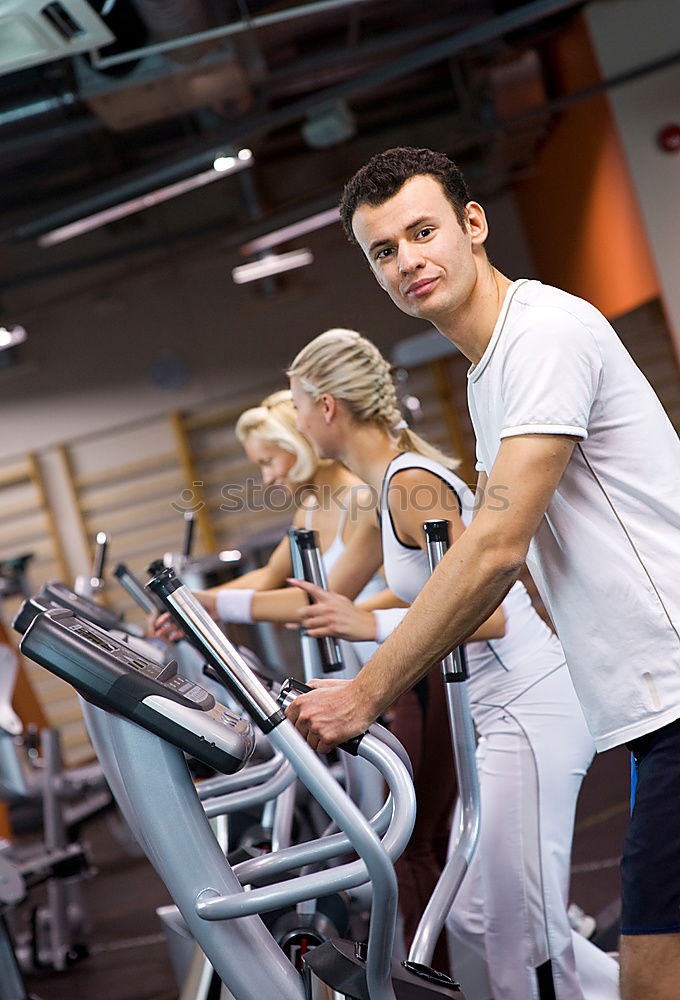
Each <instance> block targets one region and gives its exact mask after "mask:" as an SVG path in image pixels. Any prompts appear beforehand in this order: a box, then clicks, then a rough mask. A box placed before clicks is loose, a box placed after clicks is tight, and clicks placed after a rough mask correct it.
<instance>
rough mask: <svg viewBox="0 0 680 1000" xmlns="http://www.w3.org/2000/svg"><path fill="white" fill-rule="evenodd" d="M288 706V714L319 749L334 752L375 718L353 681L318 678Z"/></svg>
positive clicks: (308, 741) (323, 751) (322, 751)
mask: <svg viewBox="0 0 680 1000" xmlns="http://www.w3.org/2000/svg"><path fill="white" fill-rule="evenodd" d="M309 683H310V685H311V686H312V687H313V688H314V690H313V691H309V692H308V693H307V694H302V695H300V696H299V697H298V698H296V699H295V701H294V702H293V703H292V704H291V705H289V706H288V709H287V711H286V715H287V716H288V718H289V719H290V720H291V722H292V723H293V724H294V725H295V728H296V729H297V730H298V732H299V733H301V734H302V736H304V738H305V739H306V740H307V743H309V745H310V746H311V747H312V748H313V749H314V750H316V751H317V752H318V753H330V751H331V750H334V749H335V747H337V746H338V745H339V744H340V743H345V742H346V741H347V740H350V739H352V737H353V736H358V735H359V734H360V733H363V732H364V731H365V730H366V729H367V728H368V727H369V725H370V724H371V723H372V722H374V721H375V719H374V717H372V716H370V715H369V714H367V711H366V708H365V706H363V705H361V704H360V702H359V701H358V699H357V697H356V690H355V686H354V684H353V681H349V680H331V679H328V680H326V679H318V680H313V681H310V682H309Z"/></svg>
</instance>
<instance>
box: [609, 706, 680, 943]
mask: <svg viewBox="0 0 680 1000" xmlns="http://www.w3.org/2000/svg"><path fill="white" fill-rule="evenodd" d="M627 746H628V748H629V749H630V751H631V753H632V754H633V756H634V758H635V769H636V772H637V787H636V790H635V805H634V807H633V814H632V816H631V821H630V828H629V830H628V836H627V837H626V844H625V847H624V853H623V860H622V862H621V880H622V894H623V908H622V913H621V933H622V934H673V933H679V932H680V719H677V720H676V721H675V722H671V723H670V725H668V726H664V727H663V728H662V729H657V730H656V731H655V732H653V733H648V734H647V735H646V736H641V737H640V738H639V739H637V740H633V742H632V743H628V744H627Z"/></svg>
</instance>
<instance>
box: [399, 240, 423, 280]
mask: <svg viewBox="0 0 680 1000" xmlns="http://www.w3.org/2000/svg"><path fill="white" fill-rule="evenodd" d="M423 263H424V261H423V255H422V252H421V250H420V247H418V246H414V245H413V244H409V243H403V244H401V246H400V247H399V270H400V271H401V272H402V273H403V274H408V272H409V271H415V270H416V268H418V267H422V266H423Z"/></svg>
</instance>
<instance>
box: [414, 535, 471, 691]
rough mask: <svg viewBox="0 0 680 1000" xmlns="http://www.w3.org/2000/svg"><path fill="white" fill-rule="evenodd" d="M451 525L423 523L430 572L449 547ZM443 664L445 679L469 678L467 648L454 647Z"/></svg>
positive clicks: (459, 679) (463, 679)
mask: <svg viewBox="0 0 680 1000" xmlns="http://www.w3.org/2000/svg"><path fill="white" fill-rule="evenodd" d="M449 527H450V524H449V522H448V521H444V520H437V521H425V523H424V524H423V531H424V532H425V538H426V539H427V558H428V560H429V563H430V573H433V572H434V570H435V568H436V567H437V566H438V565H439V563H440V562H441V561H442V559H443V558H444V555H445V554H446V550H447V549H448V547H449ZM442 666H443V670H444V680H447V681H466V680H467V679H468V676H469V673H468V666H467V661H466V658H465V649H464V648H463V647H462V646H458V648H457V649H453V650H452V651H451V652H450V653H449V654H448V655H447V656H445V657H444V659H443V660H442Z"/></svg>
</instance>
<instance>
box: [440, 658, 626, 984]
mask: <svg viewBox="0 0 680 1000" xmlns="http://www.w3.org/2000/svg"><path fill="white" fill-rule="evenodd" d="M474 714H475V720H476V723H477V728H478V731H479V735H480V739H479V746H478V752H477V760H478V768H479V777H480V788H481V828H480V838H479V843H478V846H477V851H476V853H475V855H474V858H473V860H472V863H471V866H470V869H469V871H468V872H467V874H466V876H465V878H464V880H463V883H462V885H461V888H460V892H459V894H458V897H457V898H456V900H455V902H454V905H453V907H452V909H451V912H450V914H449V916H448V918H447V922H446V929H447V934H448V944H449V954H450V959H451V969H452V974H453V975H454V976H455V978H456V979H458V980H459V981H460V983H461V985H462V987H463V990H464V992H465V994H466V996H467V997H468V1000H490V998H495V1000H541V997H542V995H543V996H545V995H552V994H547V993H544V994H542V993H541V991H540V987H539V979H538V976H537V973H536V969H537V968H538V967H540V966H542V965H544V963H546V962H548V961H549V962H550V967H548V968H547V969H546V970H544V975H545V974H546V973H547V974H548V975H550V973H551V974H552V979H553V983H554V991H555V993H554V995H555V997H556V998H557V1000H617V998H618V997H619V992H618V986H617V983H618V966H617V964H616V962H615V961H614V960H613V959H612V958H610V957H609V956H607V955H605V954H604V953H603V952H601V951H600V950H599V949H598V948H596V947H595V946H594V945H592V944H590V942H588V941H586V940H585V939H584V938H579V936H578V935H574V934H572V931H571V929H570V926H569V921H568V919H567V912H566V909H567V898H568V896H567V893H568V887H569V868H570V858H571V842H572V834H573V829H574V813H575V809H576V799H577V797H578V793H579V789H580V787H581V782H582V780H583V777H584V775H585V772H586V770H587V768H588V765H589V764H590V761H591V760H592V757H593V753H594V745H593V741H592V738H591V736H590V734H589V732H588V730H587V728H586V724H585V721H584V719H583V715H582V713H581V709H580V706H579V704H578V701H577V699H576V695H575V693H574V690H573V687H572V684H571V681H570V679H569V675H568V672H567V668H566V666H563V667H561V668H559V669H557V670H554V671H553V672H552V673H550V674H549V675H548V676H547V677H544V678H542V679H541V680H539V681H537V682H534V683H533V684H531V685H530V686H529V687H527V688H526V689H525V690H523V691H522V692H521V693H520V694H517V693H515V696H514V697H512V698H511V699H510V700H509V701H506V702H505V704H504V705H491V704H488V703H486V704H477V705H475V713H474ZM456 828H457V824H455V823H454V829H456Z"/></svg>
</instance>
